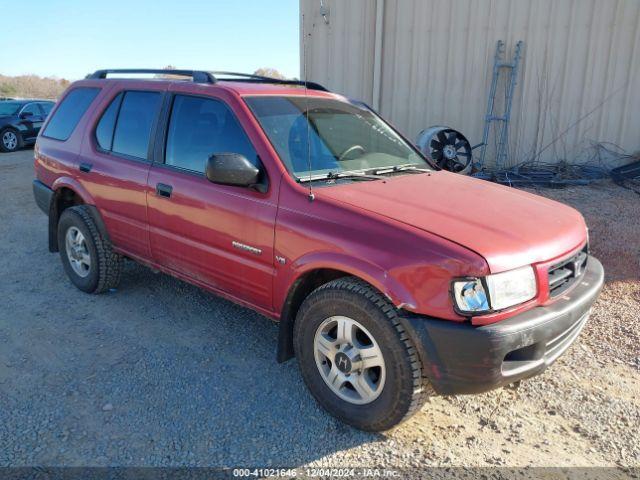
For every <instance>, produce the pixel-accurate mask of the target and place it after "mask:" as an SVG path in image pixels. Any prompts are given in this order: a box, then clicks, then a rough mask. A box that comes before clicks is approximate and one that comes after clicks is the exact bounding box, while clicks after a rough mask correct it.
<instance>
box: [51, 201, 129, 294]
mask: <svg viewBox="0 0 640 480" xmlns="http://www.w3.org/2000/svg"><path fill="white" fill-rule="evenodd" d="M68 237H70V239H74V238H75V239H80V238H82V241H80V242H79V243H78V244H76V245H75V247H74V244H73V242H71V243H70V242H69V241H68ZM58 245H59V247H60V258H61V259H62V265H63V267H64V270H65V272H66V273H67V276H68V277H69V279H70V280H71V282H72V283H73V284H74V285H75V286H76V287H78V288H79V289H80V290H82V291H83V292H87V293H103V292H106V291H108V290H109V289H112V288H116V287H117V286H118V283H119V282H120V273H121V271H122V257H121V256H120V255H118V254H117V253H115V252H114V251H113V249H112V248H111V244H110V243H109V241H108V240H107V239H106V238H104V237H103V236H102V235H101V234H100V231H99V229H98V227H97V226H96V224H95V222H94V221H93V218H92V217H91V214H90V213H89V210H88V209H87V208H86V207H85V206H83V205H79V206H75V207H70V208H67V209H66V210H64V211H63V212H62V215H61V216H60V220H59V221H58ZM71 248H73V250H71ZM68 252H71V253H68ZM85 255H86V256H85ZM74 265H75V266H74Z"/></svg>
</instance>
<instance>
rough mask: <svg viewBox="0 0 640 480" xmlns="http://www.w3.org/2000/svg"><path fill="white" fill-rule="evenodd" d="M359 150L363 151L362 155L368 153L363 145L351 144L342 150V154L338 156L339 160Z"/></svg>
mask: <svg viewBox="0 0 640 480" xmlns="http://www.w3.org/2000/svg"><path fill="white" fill-rule="evenodd" d="M358 150H359V151H360V152H362V153H361V154H360V155H363V154H365V153H367V151H366V150H365V148H364V147H363V146H362V145H351V146H350V147H349V148H347V149H346V150H345V151H344V152H342V153H341V154H340V156H338V161H342V160H343V159H344V158H345V157H346V156H347V155H349V154H350V153H353V152H355V151H358Z"/></svg>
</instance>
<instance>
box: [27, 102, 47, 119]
mask: <svg viewBox="0 0 640 480" xmlns="http://www.w3.org/2000/svg"><path fill="white" fill-rule="evenodd" d="M22 113H30V114H31V115H33V116H34V117H35V116H38V117H39V116H42V112H41V111H40V107H38V104H37V103H29V104H28V105H27V106H25V107H24V108H23V109H22Z"/></svg>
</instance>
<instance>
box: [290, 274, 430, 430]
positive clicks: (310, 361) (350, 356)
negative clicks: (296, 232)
mask: <svg viewBox="0 0 640 480" xmlns="http://www.w3.org/2000/svg"><path fill="white" fill-rule="evenodd" d="M294 347H295V351H296V357H297V358H298V363H299V365H300V370H301V372H302V376H303V378H304V381H305V383H306V385H307V387H308V388H309V390H310V391H311V393H312V394H313V396H314V397H315V399H316V400H317V401H318V403H319V404H320V405H321V406H322V407H324V408H325V409H326V410H327V411H328V412H329V413H330V414H332V415H333V416H335V417H337V418H338V419H340V420H342V421H344V422H345V423H348V424H350V425H353V426H354V427H356V428H359V429H362V430H367V431H383V430H388V429H390V428H392V427H393V426H395V425H397V424H398V423H400V422H402V421H403V420H405V419H407V418H408V417H409V416H411V415H412V414H413V413H415V412H416V411H417V410H418V409H419V408H420V407H421V406H422V405H423V403H424V401H425V400H426V397H427V396H428V395H429V394H431V393H432V392H433V390H432V389H431V387H430V384H429V383H428V381H427V379H426V377H425V376H424V371H423V366H422V362H421V360H420V358H419V357H418V353H417V350H416V348H415V346H414V344H413V342H412V340H411V339H410V337H409V335H407V332H406V331H405V329H404V327H403V325H402V322H400V319H399V317H398V315H397V311H396V309H395V308H394V307H393V305H391V304H390V303H389V302H388V301H387V300H386V299H385V298H384V297H383V296H382V295H381V294H380V293H379V292H378V291H376V290H375V289H374V288H373V287H371V286H370V285H369V284H367V283H365V282H363V281H361V280H359V279H357V278H354V277H345V278H340V279H337V280H334V281H332V282H329V283H327V284H325V285H323V286H321V287H319V288H318V289H316V290H315V291H313V292H312V293H311V294H310V295H309V297H308V298H307V299H306V300H305V301H304V303H303V304H302V306H301V308H300V311H299V312H298V315H297V317H296V322H295V326H294Z"/></svg>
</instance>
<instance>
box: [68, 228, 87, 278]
mask: <svg viewBox="0 0 640 480" xmlns="http://www.w3.org/2000/svg"><path fill="white" fill-rule="evenodd" d="M65 243H66V250H67V258H68V259H69V264H70V265H71V268H72V269H73V271H74V272H75V273H76V274H77V275H78V276H80V277H82V278H84V277H86V276H87V275H89V271H90V270H91V255H90V254H89V249H88V248H87V242H86V240H85V238H84V235H83V234H82V232H81V231H80V230H79V229H77V228H76V227H69V229H68V230H67V234H66V236H65Z"/></svg>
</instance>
